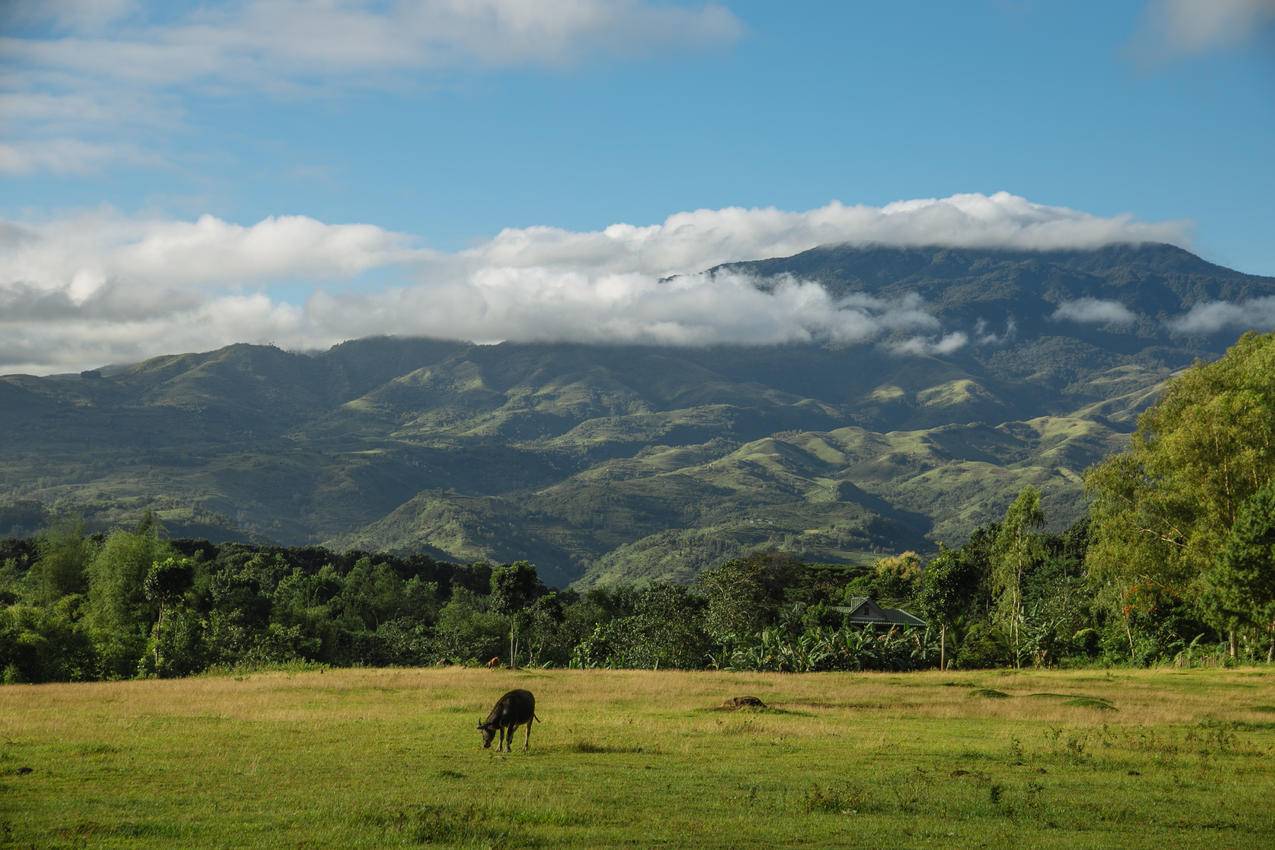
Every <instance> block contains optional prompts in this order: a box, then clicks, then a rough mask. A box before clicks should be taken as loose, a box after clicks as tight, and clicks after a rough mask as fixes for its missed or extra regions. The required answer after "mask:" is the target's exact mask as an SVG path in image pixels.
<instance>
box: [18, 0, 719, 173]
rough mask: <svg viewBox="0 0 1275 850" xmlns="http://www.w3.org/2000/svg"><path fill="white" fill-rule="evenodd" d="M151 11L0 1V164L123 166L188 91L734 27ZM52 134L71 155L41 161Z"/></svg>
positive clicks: (499, 64) (407, 11)
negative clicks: (124, 149)
mask: <svg viewBox="0 0 1275 850" xmlns="http://www.w3.org/2000/svg"><path fill="white" fill-rule="evenodd" d="M160 8H161V7H152V8H150V9H147V8H144V7H142V6H141V5H140V4H138V3H136V2H133V0H40V2H36V0H11V2H10V3H8V4H0V33H3V35H0V56H3V58H4V63H5V74H4V76H3V78H0V119H3V127H4V133H5V135H6V136H7V137H8V141H7V150H6V151H5V152H4V154H3V157H2V158H0V168H2V169H3V173H8V174H26V173H30V172H32V171H35V170H47V171H52V172H55V173H80V172H82V171H85V170H89V169H97V170H101V169H105V168H107V167H109V166H110V165H113V164H115V162H116V161H117V160H118V157H115V156H109V155H106V151H105V150H104V148H105V147H107V146H114V147H116V148H118V147H119V146H120V145H122V144H123V143H125V142H132V143H133V144H134V145H140V144H143V143H146V144H149V145H155V144H157V142H158V140H157V139H156V138H155V137H154V135H153V134H143V133H139V129H146V128H149V127H153V126H155V125H174V124H177V123H179V119H180V116H181V113H182V108H181V107H182V104H184V103H186V102H188V100H189V96H190V95H191V94H192V93H195V94H200V95H213V96H219V95H227V94H234V95H238V96H242V95H243V94H245V93H252V94H261V93H268V94H274V95H287V94H295V93H304V94H305V95H307V96H311V97H328V96H332V95H333V94H340V93H342V92H345V91H349V90H352V89H361V88H366V87H385V86H387V85H393V86H398V85H402V84H408V85H411V84H419V83H420V82H421V81H422V79H423V80H425V81H428V80H429V79H432V77H430V76H429V75H437V74H439V73H441V72H448V71H455V70H470V69H497V68H507V67H526V66H533V67H536V66H538V67H553V68H561V67H569V66H573V65H577V64H580V63H583V62H586V61H589V60H593V59H607V60H613V59H615V58H626V57H627V58H633V57H638V56H644V55H649V54H655V53H662V52H666V51H671V50H702V49H704V48H707V47H712V46H715V45H727V44H731V43H733V42H734V41H736V40H737V39H738V38H739V37H740V35H741V34H742V32H743V24H742V23H741V22H740V21H739V19H738V18H736V17H735V16H734V15H733V14H732V13H731V12H730V11H729V10H728V9H726V8H725V7H723V6H721V5H718V4H716V3H702V4H699V5H667V4H665V3H659V2H649V0H556V2H552V3H549V2H543V0H463V2H459V0H397V1H396V2H382V0H243V2H227V3H221V4H197V5H196V6H195V7H194V8H193V9H186V10H183V11H181V12H179V13H178V14H177V15H170V14H166V13H165V12H164V11H159V12H158V13H157V11H156V10H158V9H160ZM422 75H424V77H422ZM50 139H56V140H57V142H56V143H57V144H59V145H61V146H63V147H64V148H65V147H68V146H70V145H72V144H74V143H78V144H79V145H80V146H81V148H82V149H81V150H79V151H74V150H64V151H61V152H60V153H59V154H58V155H56V156H55V155H48V156H39V155H38V147H39V146H40V145H42V144H44V143H45V142H46V141H48V140H50ZM93 148H96V149H95V150H94V149H93Z"/></svg>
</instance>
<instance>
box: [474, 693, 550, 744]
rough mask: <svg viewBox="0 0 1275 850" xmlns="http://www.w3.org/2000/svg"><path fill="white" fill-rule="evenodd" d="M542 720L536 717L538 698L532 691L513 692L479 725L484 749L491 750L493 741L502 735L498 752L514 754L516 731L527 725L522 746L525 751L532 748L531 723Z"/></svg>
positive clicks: (506, 695) (497, 701)
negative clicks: (498, 735) (525, 738)
mask: <svg viewBox="0 0 1275 850" xmlns="http://www.w3.org/2000/svg"><path fill="white" fill-rule="evenodd" d="M533 720H540V718H539V717H536V697H535V695H533V694H532V693H531V691H524V690H522V689H521V688H518V689H516V690H512V691H510V692H509V693H507V694H505V695H504V696H503V697H501V698H500V699H498V700H496V705H495V706H494V707H493V708H492V710H491V714H488V715H487V719H486V720H483V721H481V722H480V723H479V724H478V731H479V732H482V733H483V749H484V750H486V749H490V748H491V742H492V739H493V738H495V737H496V733H497V732H499V733H500V744H499V745H498V746H497V747H496V752H501V751H502V750H503V751H504V752H507V753H508V752H513V741H514V730H515V729H517V728H518V727H519V726H521V725H522V724H524V723H526V724H527V740H526V742H525V743H524V744H523V745H522V748H523V749H524V750H527V749H530V748H531V722H532V721H533Z"/></svg>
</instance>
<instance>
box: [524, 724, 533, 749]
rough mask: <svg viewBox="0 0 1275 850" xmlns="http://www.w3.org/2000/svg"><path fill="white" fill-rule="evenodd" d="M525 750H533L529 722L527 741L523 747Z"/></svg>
mask: <svg viewBox="0 0 1275 850" xmlns="http://www.w3.org/2000/svg"><path fill="white" fill-rule="evenodd" d="M522 748H523V750H529V749H531V721H530V720H528V721H527V741H526V743H524V744H523V745H522Z"/></svg>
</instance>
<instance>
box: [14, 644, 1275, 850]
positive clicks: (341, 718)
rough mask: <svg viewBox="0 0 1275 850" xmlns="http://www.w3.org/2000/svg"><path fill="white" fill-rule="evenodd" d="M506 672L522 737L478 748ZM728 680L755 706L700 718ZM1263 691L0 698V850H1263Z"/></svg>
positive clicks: (1260, 684) (998, 687)
mask: <svg viewBox="0 0 1275 850" xmlns="http://www.w3.org/2000/svg"><path fill="white" fill-rule="evenodd" d="M516 686H520V687H526V688H529V689H531V690H532V691H534V692H535V693H536V695H537V698H538V705H537V713H538V714H539V715H540V716H541V717H542V718H543V719H544V722H543V724H540V725H537V726H536V728H535V730H534V732H533V734H532V740H531V744H532V748H531V750H530V752H525V753H524V752H522V751H521V749H515V751H514V752H513V753H512V754H510V755H497V754H496V753H494V752H492V751H485V750H483V749H481V747H480V740H479V735H478V733H477V732H476V731H474V728H473V727H474V724H475V723H476V721H477V720H478V719H479V717H480V715H482V714H484V713H485V712H486V710H487V709H488V708H489V707H490V705H491V703H492V702H493V701H494V700H495V699H496V697H498V696H499V695H500V694H501V693H502V692H503V691H505V690H507V689H508V688H511V687H516ZM980 691H996V692H999V693H1002V694H1004V695H1005V696H1004V697H1003V698H997V699H983V698H977V697H976V698H970V697H971V695H972V694H978V693H979V692H980ZM744 694H748V695H753V696H757V697H760V698H761V699H762V700H764V701H765V703H766V704H767V705H768V706H770V707H771V708H773V709H775V710H774V711H766V712H720V711H713V710H712V709H714V708H717V707H718V706H720V705H721V704H722V702H723V700H725V699H727V698H729V697H732V696H739V695H744ZM1272 705H1275V672H1272V671H1269V670H1257V671H1255V670H1239V671H1218V670H1210V671H1177V670H1173V671H1168V670H1166V671H1119V672H1104V671H1094V670H1087V671H1075V672H1065V671H1056V672H1055V671H1050V672H1013V671H996V672H973V673H962V674H961V676H960V678H959V679H953V677H952V675H951V674H946V673H937V672H935V673H920V674H860V675H850V674H844V675H843V674H818V675H807V676H794V675H776V674H743V673H713V672H702V673H682V672H639V671H632V672H630V671H526V672H510V671H497V672H491V671H486V670H463V669H443V670H397V669H390V670H339V671H334V670H326V671H315V672H293V673H289V672H274V673H260V674H254V675H248V676H233V677H231V676H223V677H203V678H196V679H187V680H177V681H150V682H118V683H101V684H82V685H41V686H25V685H24V686H7V687H3V688H0V846H5V845H12V846H17V847H27V846H37V847H107V848H109V847H244V846H256V847H352V848H357V847H367V848H372V847H397V846H456V847H602V846H667V847H688V846H693V847H741V846H793V847H796V846H801V847H832V846H847V847H882V846H891V847H945V848H946V847H972V846H982V847H1011V846H1017V847H1033V848H1036V847H1041V848H1049V847H1057V848H1064V847H1065V848H1085V847H1095V848H1096V847H1116V846H1119V847H1148V848H1153V847H1154V848H1161V847H1164V846H1172V847H1173V848H1174V850H1185V848H1193V847H1200V848H1210V850H1212V848H1218V847H1262V846H1268V847H1269V846H1275V820H1273V819H1272V818H1271V817H1270V800H1271V799H1273V798H1275V772H1273V771H1271V769H1270V764H1271V763H1272V756H1273V755H1275V752H1273V750H1275V723H1273V722H1272V720H1271V706H1272ZM1107 706H1110V707H1111V708H1114V709H1115V710H1109V709H1107V708H1106V707H1107ZM521 741H522V736H521V735H519V736H518V745H517V746H518V747H520V746H521Z"/></svg>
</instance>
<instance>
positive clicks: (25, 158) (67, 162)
mask: <svg viewBox="0 0 1275 850" xmlns="http://www.w3.org/2000/svg"><path fill="white" fill-rule="evenodd" d="M157 160H158V158H157V157H155V156H154V155H151V154H144V153H142V152H141V151H139V150H137V149H136V148H134V147H132V146H131V145H121V144H102V143H98V142H84V141H80V140H79V139H41V140H23V141H16V142H14V143H13V144H6V143H4V142H0V174H9V175H21V174H32V173H35V172H49V173H52V174H59V175H65V174H88V173H90V172H93V171H98V170H99V169H101V168H102V167H103V166H106V165H109V164H112V163H119V162H126V163H134V164H137V163H151V162H156V161H157Z"/></svg>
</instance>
